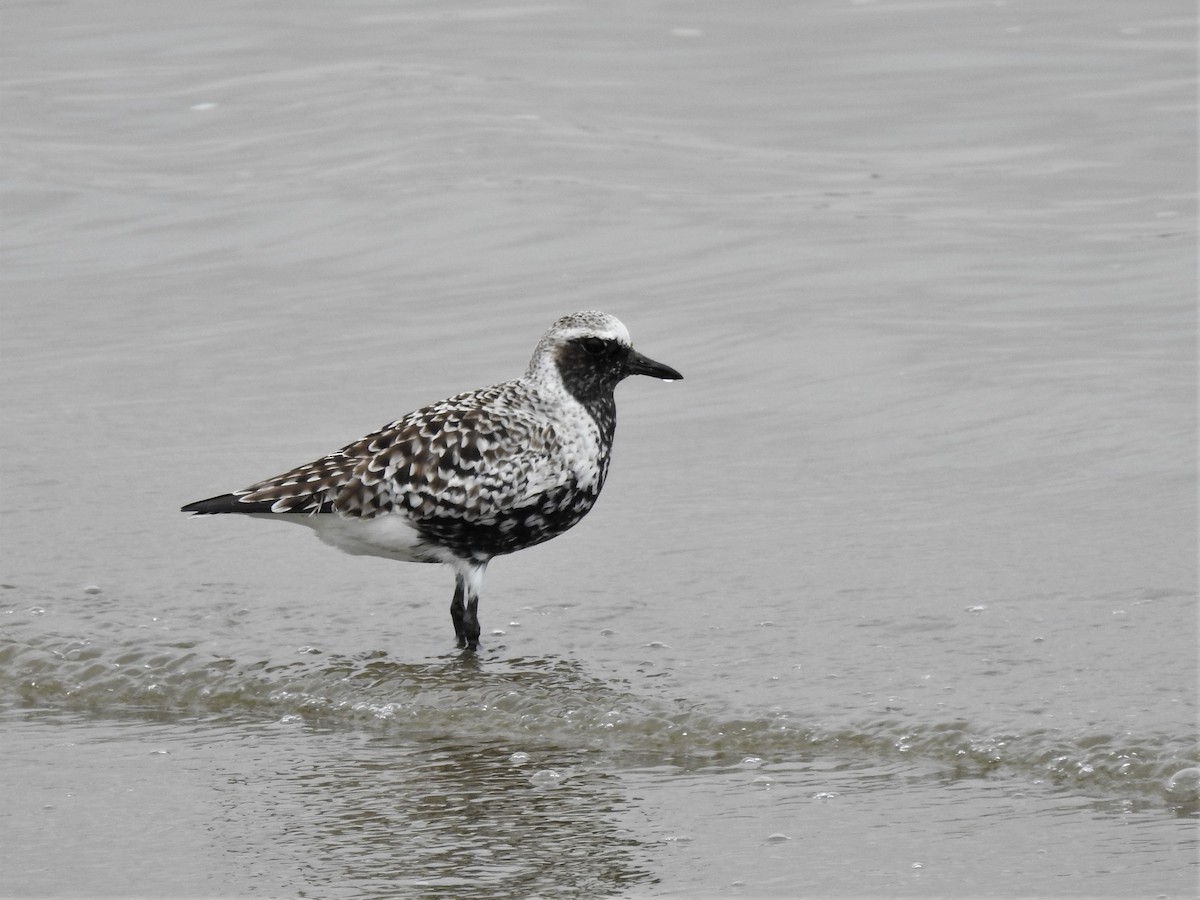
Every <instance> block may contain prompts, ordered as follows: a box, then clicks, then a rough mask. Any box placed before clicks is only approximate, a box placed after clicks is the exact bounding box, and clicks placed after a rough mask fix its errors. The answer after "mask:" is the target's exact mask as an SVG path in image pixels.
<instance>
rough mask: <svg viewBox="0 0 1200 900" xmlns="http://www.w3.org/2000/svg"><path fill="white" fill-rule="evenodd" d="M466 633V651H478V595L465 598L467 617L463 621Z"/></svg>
mask: <svg viewBox="0 0 1200 900" xmlns="http://www.w3.org/2000/svg"><path fill="white" fill-rule="evenodd" d="M463 628H464V629H465V630H466V633H467V649H468V650H478V649H479V595H478V594H474V593H472V594H470V595H468V597H467V615H466V617H465V619H464V621H463Z"/></svg>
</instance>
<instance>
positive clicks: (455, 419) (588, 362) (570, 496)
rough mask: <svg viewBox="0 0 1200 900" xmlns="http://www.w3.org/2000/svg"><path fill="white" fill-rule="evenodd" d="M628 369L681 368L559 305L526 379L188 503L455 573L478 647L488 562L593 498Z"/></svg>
mask: <svg viewBox="0 0 1200 900" xmlns="http://www.w3.org/2000/svg"><path fill="white" fill-rule="evenodd" d="M628 375H650V376H653V377H655V378H661V379H664V380H667V381H674V380H677V379H680V378H682V377H683V376H682V375H680V374H679V373H678V372H676V371H675V370H674V369H672V368H671V367H670V366H667V365H663V364H662V363H660V362H655V361H654V360H652V359H648V358H647V357H645V356H643V355H642V354H640V353H638V352H637V351H636V350H634V349H633V345H632V344H631V342H630V340H629V332H628V331H627V330H626V328H625V326H624V325H622V324H621V322H620V321H618V320H617V319H616V318H614V317H613V316H610V315H608V314H606V313H602V312H580V313H575V314H573V315H569V316H563V317H562V318H561V319H559V320H558V321H557V322H555V323H554V324H553V325H552V326H551V327H550V330H549V331H547V332H546V333H545V335H543V336H542V339H541V340H540V341H539V342H538V345H537V347H536V349H534V351H533V358H532V359H531V360H530V361H529V368H528V369H527V370H526V372H525V374H524V376H522V377H521V378H518V379H516V380H515V381H506V382H504V383H503V384H496V385H493V386H492V387H487V388H482V389H480V390H477V391H468V392H467V393H464V394H458V395H457V396H454V397H451V398H450V399H448V400H443V401H442V402H440V403H434V404H433V405H431V406H426V407H425V408H423V409H419V410H417V411H416V412H412V413H409V414H408V415H407V416H404V417H403V418H401V419H397V420H396V421H394V422H392V423H391V424H390V425H386V426H384V427H383V428H382V429H380V430H379V431H376V432H375V433H374V434H369V435H367V436H366V437H364V438H360V439H359V440H357V441H355V442H354V443H352V444H347V445H346V446H345V447H343V448H342V449H341V450H338V451H337V452H336V453H331V454H330V455H329V456H325V457H322V458H321V459H318V460H316V461H315V462H311V463H308V464H307V465H303V466H300V467H299V468H296V469H292V470H291V471H290V472H284V473H283V474H282V475H277V476H275V477H274V478H268V479H267V480H265V481H260V482H258V483H257V484H252V485H250V486H249V487H247V488H243V489H242V490H240V491H234V492H233V493H232V494H222V495H221V496H219V497H212V498H210V499H208V500H200V501H197V502H196V503H189V504H188V505H187V506H185V507H183V512H190V513H197V514H200V515H208V514H215V513H240V514H242V515H249V516H252V517H254V518H260V519H275V520H278V521H288V522H296V523H298V524H302V525H307V526H309V527H310V528H312V529H313V530H314V531H315V532H316V533H317V537H319V538H320V539H321V540H322V541H324V542H325V543H327V544H330V545H332V546H334V547H337V548H338V549H339V550H344V551H345V552H346V553H352V554H356V555H363V556H382V557H385V558H387V559H397V560H404V561H407V562H439V563H447V564H448V565H450V566H452V567H453V569H454V573H455V581H456V584H455V589H454V600H453V602H452V603H451V605H450V616H451V618H452V619H453V620H454V633H455V635H456V636H457V638H458V645H459V646H460V647H464V648H468V649H471V650H474V649H477V648H478V645H479V615H478V609H479V591H480V587H481V586H482V583H483V574H484V571H485V570H486V568H487V564H488V562H489V561H490V560H491V559H492V557H494V556H501V555H503V554H505V553H512V552H513V551H515V550H521V549H523V548H525V547H531V546H533V545H534V544H540V543H542V542H543V541H548V540H550V538H552V537H555V536H557V535H560V534H562V533H563V532H564V531H566V530H567V529H568V528H570V527H571V526H572V525H574V524H575V523H576V522H578V521H579V520H580V519H582V518H583V517H584V516H585V515H586V514H587V512H588V510H590V509H591V508H592V505H593V504H594V503H595V502H596V498H597V497H598V496H599V495H600V489H601V488H602V487H603V486H604V479H605V476H606V475H607V474H608V462H609V451H610V450H611V449H612V441H613V432H614V430H615V428H616V423H617V407H616V402H615V400H614V399H613V389H614V388H615V387H616V386H617V383H618V382H619V381H621V380H622V379H623V378H625V377H626V376H628Z"/></svg>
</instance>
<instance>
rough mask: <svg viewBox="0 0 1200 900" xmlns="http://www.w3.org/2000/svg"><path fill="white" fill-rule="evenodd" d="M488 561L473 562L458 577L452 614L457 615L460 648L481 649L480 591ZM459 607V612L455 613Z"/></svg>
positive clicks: (455, 620)
mask: <svg viewBox="0 0 1200 900" xmlns="http://www.w3.org/2000/svg"><path fill="white" fill-rule="evenodd" d="M486 570H487V561H486V560H485V561H484V562H478V561H475V560H471V561H470V562H468V563H467V564H466V565H465V566H464V567H463V568H462V570H461V571H460V572H458V573H457V575H458V587H457V588H456V589H455V592H454V603H455V606H451V607H450V612H451V614H452V615H455V619H454V628H455V631H456V632H457V634H458V646H460V647H465V648H466V649H467V650H478V649H479V590H480V588H482V587H483V573H484V572H485V571H486ZM456 607H457V609H458V612H457V613H455V608H456Z"/></svg>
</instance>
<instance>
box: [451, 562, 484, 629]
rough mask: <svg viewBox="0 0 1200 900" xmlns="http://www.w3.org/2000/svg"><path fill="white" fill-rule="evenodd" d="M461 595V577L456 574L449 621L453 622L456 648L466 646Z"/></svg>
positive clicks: (462, 591) (462, 589)
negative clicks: (456, 642) (456, 641)
mask: <svg viewBox="0 0 1200 900" xmlns="http://www.w3.org/2000/svg"><path fill="white" fill-rule="evenodd" d="M463 594H464V588H463V576H462V575H458V574H456V575H455V577H454V599H453V600H451V601H450V619H451V621H452V622H454V636H455V637H456V638H458V646H460V647H465V646H467V636H466V631H465V623H464V621H463V614H464V609H463ZM476 628H478V626H476ZM476 637H478V632H476Z"/></svg>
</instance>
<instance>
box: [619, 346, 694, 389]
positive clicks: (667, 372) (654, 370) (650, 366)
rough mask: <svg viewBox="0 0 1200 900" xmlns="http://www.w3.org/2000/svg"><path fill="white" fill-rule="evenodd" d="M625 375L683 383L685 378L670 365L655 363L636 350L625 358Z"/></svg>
mask: <svg viewBox="0 0 1200 900" xmlns="http://www.w3.org/2000/svg"><path fill="white" fill-rule="evenodd" d="M625 373H626V374H627V375H650V376H652V377H654V378H661V379H662V380H663V381H683V376H682V375H680V374H679V373H678V372H676V371H675V370H674V369H672V368H671V367H670V366H668V365H664V364H663V363H660V362H655V361H654V360H652V359H651V358H650V357H648V356H642V354H640V353H638V352H637V351H636V350H630V351H629V356H627V357H626V358H625Z"/></svg>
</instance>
